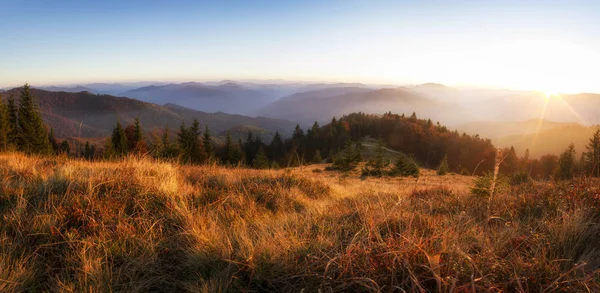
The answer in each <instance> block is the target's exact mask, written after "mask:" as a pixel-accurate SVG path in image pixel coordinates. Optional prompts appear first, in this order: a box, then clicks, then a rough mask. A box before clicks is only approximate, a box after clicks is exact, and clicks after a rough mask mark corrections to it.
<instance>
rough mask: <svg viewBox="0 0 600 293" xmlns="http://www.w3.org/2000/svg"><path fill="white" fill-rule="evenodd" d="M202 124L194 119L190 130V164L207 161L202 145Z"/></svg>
mask: <svg viewBox="0 0 600 293" xmlns="http://www.w3.org/2000/svg"><path fill="white" fill-rule="evenodd" d="M201 134H202V132H201V131H200V123H199V122H198V120H196V119H194V121H193V122H192V126H190V128H189V129H188V135H189V136H188V140H189V145H190V159H191V160H190V162H191V163H192V164H201V163H203V162H204V161H205V160H206V154H205V153H204V150H203V148H202V145H201V144H200V135H201Z"/></svg>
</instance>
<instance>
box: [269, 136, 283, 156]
mask: <svg viewBox="0 0 600 293" xmlns="http://www.w3.org/2000/svg"><path fill="white" fill-rule="evenodd" d="M269 150H270V153H271V159H272V160H273V161H279V160H280V159H281V158H283V156H284V155H285V145H284V144H283V139H282V138H281V134H279V132H278V131H276V132H275V135H274V136H273V139H272V140H271V144H270V145H269Z"/></svg>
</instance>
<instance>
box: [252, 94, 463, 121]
mask: <svg viewBox="0 0 600 293" xmlns="http://www.w3.org/2000/svg"><path fill="white" fill-rule="evenodd" d="M336 90H339V91H341V92H342V93H341V94H332V93H333V92H335V91H336ZM343 91H346V92H343ZM431 108H434V109H435V108H438V109H439V108H442V109H447V110H448V109H455V107H454V106H453V105H452V104H449V103H445V102H442V101H434V100H431V99H429V98H428V97H426V96H424V95H422V94H419V93H417V92H415V91H412V90H410V89H408V88H401V87H399V88H384V89H377V90H369V89H360V88H341V89H326V90H317V91H311V92H305V93H301V94H295V95H292V96H288V97H284V98H281V99H280V100H278V101H277V102H274V103H272V104H270V105H268V106H266V107H265V108H263V109H261V110H260V111H259V114H261V115H264V116H267V117H273V118H283V117H288V119H292V120H297V121H300V122H302V123H304V124H306V123H310V122H311V121H329V120H330V119H331V117H333V116H337V117H339V116H341V115H343V114H349V113H352V112H364V113H373V114H382V113H385V112H389V111H392V112H394V113H405V114H407V115H410V114H411V113H412V112H416V113H417V115H418V116H419V117H427V118H431V119H434V120H439V121H442V120H445V119H447V118H449V117H448V114H452V115H454V114H458V112H457V111H458V109H455V110H454V111H444V112H438V113H433V112H431V111H427V109H431ZM425 113H428V114H425Z"/></svg>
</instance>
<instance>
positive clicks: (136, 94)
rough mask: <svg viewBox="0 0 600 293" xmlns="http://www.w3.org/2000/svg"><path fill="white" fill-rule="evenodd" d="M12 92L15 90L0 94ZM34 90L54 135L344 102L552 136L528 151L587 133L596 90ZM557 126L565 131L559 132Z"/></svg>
mask: <svg viewBox="0 0 600 293" xmlns="http://www.w3.org/2000/svg"><path fill="white" fill-rule="evenodd" d="M5 90H6V89H5ZM11 92H14V90H9V91H8V93H4V94H3V95H4V96H5V97H6V96H7V94H10V93H11ZM35 93H36V95H38V97H39V99H40V102H41V104H42V106H43V108H42V110H43V111H44V116H45V118H46V120H47V121H49V123H50V124H51V125H53V126H57V127H55V128H57V129H56V130H57V133H59V135H62V136H70V135H74V134H77V135H79V123H80V122H81V121H82V120H83V121H84V122H83V124H82V126H81V127H82V131H81V134H82V135H83V136H94V135H98V136H102V135H106V134H107V133H108V131H109V130H110V129H111V128H112V126H113V124H114V122H115V121H116V119H117V117H118V118H119V119H120V120H122V122H123V123H124V124H127V123H130V122H131V121H132V120H133V118H134V117H135V116H137V115H141V117H142V122H143V123H144V124H146V125H148V126H147V127H149V128H152V127H163V126H164V124H168V125H169V126H170V127H172V128H175V127H178V126H179V123H180V122H181V121H182V120H184V121H187V122H189V121H191V119H193V118H198V119H199V120H200V122H201V123H202V124H209V125H210V126H211V128H214V133H223V131H226V130H228V129H231V128H233V129H234V130H235V131H234V132H235V133H236V135H237V134H238V133H243V132H245V131H247V130H248V129H255V128H258V129H261V130H264V131H263V133H265V134H266V133H270V132H273V131H275V130H282V131H284V132H285V131H286V130H289V129H291V128H292V127H293V126H294V125H295V123H296V122H298V123H300V124H301V125H302V126H303V127H308V126H310V125H311V124H312V123H313V122H314V121H319V122H328V121H330V120H331V118H332V117H334V116H336V117H340V116H342V115H344V114H349V113H352V112H364V113H372V114H381V113H385V112H389V111H391V112H394V113H404V114H405V115H410V114H411V113H412V112H416V114H417V117H419V118H430V119H432V120H433V122H436V121H439V122H440V123H442V124H444V125H447V126H449V127H450V128H451V129H457V130H459V131H460V132H466V133H469V134H479V135H480V136H482V137H487V138H490V139H492V140H493V141H494V144H496V142H497V141H500V144H501V146H505V145H510V144H512V145H514V146H515V147H516V148H517V151H519V152H522V151H524V149H522V148H523V147H524V148H528V146H530V145H532V144H534V143H533V136H534V135H535V133H536V132H537V131H539V132H540V134H539V135H538V137H537V138H536V140H537V141H542V142H543V141H544V139H542V138H543V137H544V135H547V136H548V139H547V140H546V141H547V142H546V145H550V144H552V145H554V146H556V147H552V148H550V147H534V148H533V149H531V150H530V151H531V153H532V155H533V154H543V153H545V152H546V151H547V150H552V151H553V152H556V151H562V149H563V147H566V145H565V144H568V143H569V142H565V143H559V142H558V141H553V140H552V139H550V138H551V136H552V135H562V136H563V137H565V139H564V140H565V141H567V140H569V138H568V137H566V136H565V135H572V136H573V137H572V140H574V141H573V142H574V143H576V141H580V140H582V139H580V138H579V136H577V135H579V134H578V133H581V137H584V136H586V137H587V135H588V132H589V129H588V128H589V126H590V125H594V124H600V95H599V94H588V93H583V94H569V95H560V96H557V95H552V96H546V95H545V94H544V93H541V92H533V91H513V90H506V89H485V88H454V87H448V86H445V85H442V84H437V83H426V84H419V85H411V86H404V87H390V86H381V85H379V86H378V85H365V84H360V83H289V82H284V81H264V82H260V81H232V80H223V81H218V82H203V83H196V82H188V83H178V84H175V83H164V82H142V83H123V84H119V83H115V84H109V83H95V84H91V83H90V84H82V85H79V86H73V87H58V86H54V87H45V88H43V89H37V90H35ZM108 93H112V94H111V95H108ZM117 96H124V97H117ZM125 97H127V98H125ZM134 99H135V100H134ZM210 113H213V114H210ZM241 115H245V116H241ZM248 116H260V117H267V118H252V117H248ZM521 121H522V122H521ZM540 121H542V122H543V123H539V122H540ZM551 121H554V122H551ZM146 125H145V126H146ZM538 126H539V127H538ZM58 128H59V129H58ZM559 129H563V130H568V131H570V133H568V134H567V133H560V132H559ZM535 144H537V142H536V143H535ZM576 146H577V143H576ZM529 148H530V147H529Z"/></svg>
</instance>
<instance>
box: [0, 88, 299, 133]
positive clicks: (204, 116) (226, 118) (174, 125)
mask: <svg viewBox="0 0 600 293" xmlns="http://www.w3.org/2000/svg"><path fill="white" fill-rule="evenodd" d="M20 91H21V88H15V89H12V90H9V91H6V92H5V93H3V95H2V96H3V98H5V99H6V98H7V97H8V96H10V95H14V96H15V97H18V96H19V94H20ZM31 93H32V94H33V95H34V96H36V98H37V101H38V103H39V105H40V110H41V112H42V115H43V118H44V120H45V122H46V123H47V124H48V125H49V126H50V127H52V128H53V129H54V130H55V134H56V136H57V137H78V136H81V137H99V136H108V135H109V134H110V132H111V130H112V128H113V127H114V125H115V123H116V122H117V121H120V122H121V123H122V124H124V125H128V124H131V123H132V122H133V120H134V119H135V118H136V117H138V116H139V117H140V120H141V123H142V126H143V127H144V128H145V129H146V130H147V131H151V130H153V129H156V128H160V129H162V128H164V127H165V125H168V126H169V127H170V128H171V129H172V130H173V131H176V130H177V129H178V128H179V125H180V124H181V122H182V121H185V122H186V123H187V124H188V125H189V124H190V123H191V122H192V120H193V119H198V121H199V122H200V123H201V124H202V127H204V126H206V125H208V126H209V127H210V128H211V130H212V132H213V133H221V132H224V131H226V130H228V129H231V128H239V127H242V126H252V127H257V128H260V129H264V131H265V132H269V133H271V132H275V131H280V132H282V133H284V134H288V133H290V132H291V130H292V129H293V127H294V126H295V125H296V124H295V123H294V122H290V121H286V120H281V119H273V118H264V117H256V118H253V117H247V116H241V115H232V114H226V113H206V112H201V111H196V110H192V109H187V108H184V107H181V106H176V105H172V104H168V105H165V106H160V105H156V104H152V103H147V102H143V101H139V100H135V99H130V98H124V97H115V96H110V95H96V94H92V93H90V92H78V93H71V92H64V91H60V92H51V91H45V90H40V89H31Z"/></svg>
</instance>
